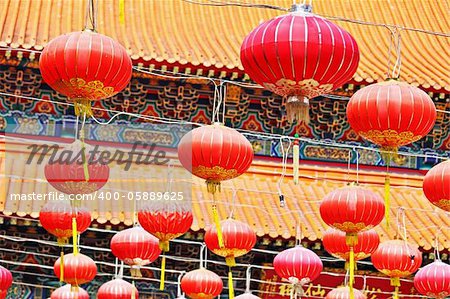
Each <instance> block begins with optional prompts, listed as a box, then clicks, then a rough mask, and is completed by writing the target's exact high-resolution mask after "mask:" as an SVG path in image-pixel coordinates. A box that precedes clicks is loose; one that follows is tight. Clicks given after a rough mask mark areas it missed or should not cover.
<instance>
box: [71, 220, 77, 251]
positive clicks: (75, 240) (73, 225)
mask: <svg viewBox="0 0 450 299" xmlns="http://www.w3.org/2000/svg"><path fill="white" fill-rule="evenodd" d="M72 236H73V255H77V254H78V228H77V218H75V217H73V218H72Z"/></svg>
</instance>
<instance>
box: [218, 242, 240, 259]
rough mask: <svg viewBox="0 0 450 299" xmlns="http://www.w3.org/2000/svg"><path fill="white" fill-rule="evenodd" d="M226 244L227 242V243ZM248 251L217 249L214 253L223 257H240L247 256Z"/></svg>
mask: <svg viewBox="0 0 450 299" xmlns="http://www.w3.org/2000/svg"><path fill="white" fill-rule="evenodd" d="M225 242H226V241H225ZM247 252H248V250H246V249H239V248H217V249H214V253H215V254H217V255H220V256H223V257H239V256H242V255H244V254H247Z"/></svg>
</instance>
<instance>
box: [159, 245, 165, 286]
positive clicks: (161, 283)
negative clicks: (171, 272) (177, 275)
mask: <svg viewBox="0 0 450 299" xmlns="http://www.w3.org/2000/svg"><path fill="white" fill-rule="evenodd" d="M165 276H166V255H165V253H164V252H163V256H162V261H161V280H160V283H159V290H160V291H164V282H165V279H166V277H165Z"/></svg>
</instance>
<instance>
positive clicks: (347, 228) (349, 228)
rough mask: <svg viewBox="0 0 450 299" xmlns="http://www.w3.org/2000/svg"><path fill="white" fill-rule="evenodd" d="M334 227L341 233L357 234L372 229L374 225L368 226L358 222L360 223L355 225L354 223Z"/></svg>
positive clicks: (339, 224)
mask: <svg viewBox="0 0 450 299" xmlns="http://www.w3.org/2000/svg"><path fill="white" fill-rule="evenodd" d="M332 226H333V227H335V228H337V229H338V230H341V231H343V232H346V233H356V232H360V231H363V230H368V229H371V228H372V227H373V226H372V225H369V226H366V224H365V223H364V222H358V223H353V222H344V223H333V225H332Z"/></svg>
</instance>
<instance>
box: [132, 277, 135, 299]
mask: <svg viewBox="0 0 450 299" xmlns="http://www.w3.org/2000/svg"><path fill="white" fill-rule="evenodd" d="M131 284H132V285H133V288H132V291H131V299H136V286H135V285H134V280H133V281H132V282H131Z"/></svg>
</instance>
